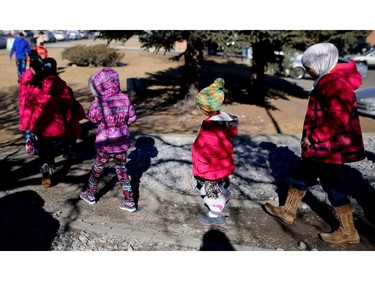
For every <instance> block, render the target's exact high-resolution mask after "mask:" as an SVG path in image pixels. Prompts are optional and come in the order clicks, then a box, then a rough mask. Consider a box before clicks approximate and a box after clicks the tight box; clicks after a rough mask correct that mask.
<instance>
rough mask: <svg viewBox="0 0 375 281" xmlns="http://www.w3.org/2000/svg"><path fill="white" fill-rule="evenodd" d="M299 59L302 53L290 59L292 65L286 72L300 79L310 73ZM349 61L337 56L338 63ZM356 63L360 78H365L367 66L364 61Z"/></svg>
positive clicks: (307, 76)
mask: <svg viewBox="0 0 375 281" xmlns="http://www.w3.org/2000/svg"><path fill="white" fill-rule="evenodd" d="M301 59H302V54H300V55H298V56H296V57H295V58H294V59H293V60H292V66H291V68H290V69H289V70H288V74H289V76H290V77H292V78H293V79H302V78H309V77H310V75H309V74H308V73H307V72H306V70H305V68H304V67H303V65H302V62H301ZM350 61H351V60H350V59H346V58H343V57H339V60H338V63H348V62H350ZM356 64H357V69H358V71H359V72H360V73H361V75H362V79H366V78H367V76H368V66H367V64H366V62H363V61H356ZM310 78H311V77H310Z"/></svg>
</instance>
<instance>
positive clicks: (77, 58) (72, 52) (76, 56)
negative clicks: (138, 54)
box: [62, 44, 124, 67]
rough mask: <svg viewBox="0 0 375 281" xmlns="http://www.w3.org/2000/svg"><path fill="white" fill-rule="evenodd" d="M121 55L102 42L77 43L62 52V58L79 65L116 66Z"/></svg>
mask: <svg viewBox="0 0 375 281" xmlns="http://www.w3.org/2000/svg"><path fill="white" fill-rule="evenodd" d="M123 56H124V55H123V54H120V53H118V52H117V51H116V50H115V49H112V48H109V47H107V45H104V44H99V45H91V46H83V45H77V46H73V47H70V48H67V49H65V50H64V51H63V52H62V58H63V59H67V60H69V61H70V62H71V63H72V64H76V65H79V66H89V65H94V66H104V67H110V66H116V65H117V63H118V62H120V60H121V59H122V58H123Z"/></svg>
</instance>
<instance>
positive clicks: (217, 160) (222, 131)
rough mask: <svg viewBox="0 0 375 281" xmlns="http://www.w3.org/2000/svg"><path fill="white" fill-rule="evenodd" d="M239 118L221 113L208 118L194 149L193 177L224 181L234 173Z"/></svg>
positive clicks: (203, 124)
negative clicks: (235, 139) (235, 138)
mask: <svg viewBox="0 0 375 281" xmlns="http://www.w3.org/2000/svg"><path fill="white" fill-rule="evenodd" d="M237 126H238V118H237V117H236V116H233V115H229V114H227V113H225V112H221V113H220V114H219V115H215V116H212V117H207V118H206V119H205V120H204V121H203V123H202V126H201V129H200V131H199V133H198V136H197V138H196V139H195V141H194V143H193V147H192V163H193V175H194V176H195V177H198V178H202V179H205V180H218V179H224V178H226V177H227V176H229V175H230V174H232V173H233V171H234V168H235V166H234V154H233V145H232V142H231V140H232V138H233V137H235V136H236V135H237V131H238V128H237Z"/></svg>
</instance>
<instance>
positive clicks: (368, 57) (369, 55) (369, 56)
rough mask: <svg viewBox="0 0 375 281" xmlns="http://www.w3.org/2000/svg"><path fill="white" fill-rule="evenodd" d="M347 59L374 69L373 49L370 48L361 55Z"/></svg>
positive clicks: (374, 51)
mask: <svg viewBox="0 0 375 281" xmlns="http://www.w3.org/2000/svg"><path fill="white" fill-rule="evenodd" d="M349 58H350V59H352V60H355V61H357V62H365V63H367V65H368V66H369V67H375V47H372V48H371V49H369V50H368V51H366V52H365V53H364V54H362V55H352V56H349Z"/></svg>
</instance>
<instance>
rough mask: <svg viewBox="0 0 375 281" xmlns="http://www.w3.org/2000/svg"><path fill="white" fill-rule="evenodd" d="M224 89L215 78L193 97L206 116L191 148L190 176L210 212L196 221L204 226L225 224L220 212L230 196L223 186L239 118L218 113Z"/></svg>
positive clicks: (230, 165) (230, 169)
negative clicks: (193, 178)
mask: <svg viewBox="0 0 375 281" xmlns="http://www.w3.org/2000/svg"><path fill="white" fill-rule="evenodd" d="M223 88H224V80H223V79H222V78H217V79H216V80H215V81H214V83H213V84H211V85H210V86H209V87H207V88H204V89H203V90H202V91H200V92H199V93H198V95H197V97H196V104H197V105H198V106H199V108H200V110H201V112H202V113H203V114H204V115H205V116H206V118H205V119H204V120H203V123H202V126H201V128H200V131H199V133H198V136H197V138H196V139H195V141H194V143H193V147H192V163H193V175H194V177H195V179H196V180H197V182H198V188H199V189H200V191H201V195H202V196H203V201H204V203H205V204H206V205H207V207H208V209H209V212H208V214H204V215H200V216H199V217H198V220H199V222H201V223H202V224H205V225H224V224H225V220H226V213H225V212H223V209H224V206H225V204H226V203H227V202H228V200H229V198H230V192H229V191H228V190H226V189H225V188H224V187H223V185H224V183H227V182H228V176H229V175H231V174H232V173H233V171H234V168H235V165H234V154H233V145H232V142H231V140H232V138H233V137H235V136H236V135H237V130H238V129H237V126H238V118H237V117H236V116H234V115H230V114H228V113H225V112H222V111H220V109H221V106H222V103H223V101H224V92H223Z"/></svg>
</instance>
